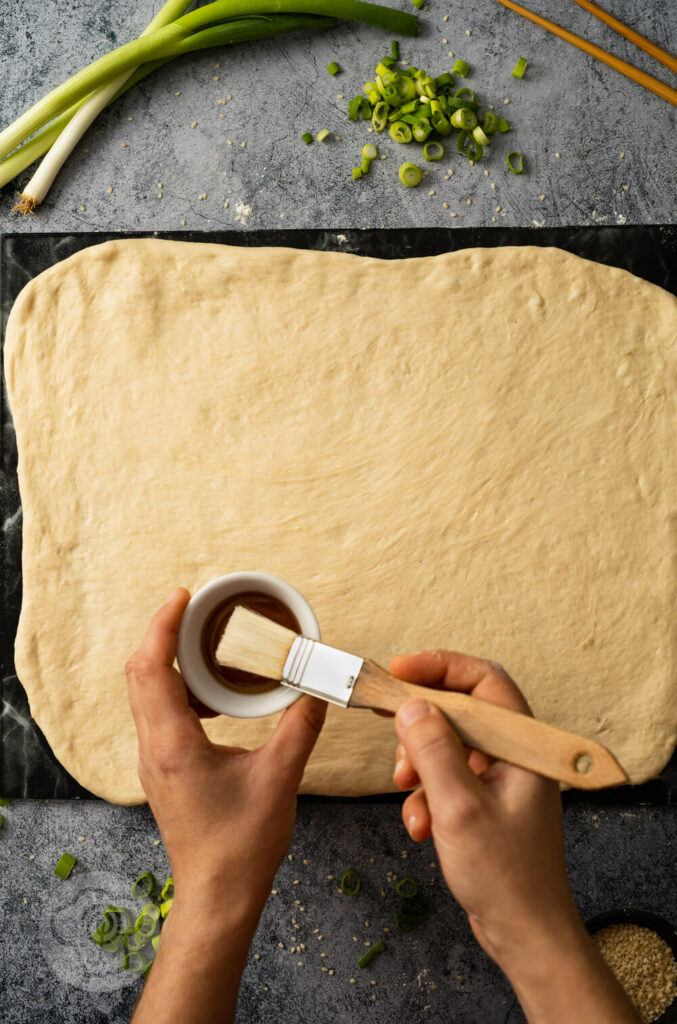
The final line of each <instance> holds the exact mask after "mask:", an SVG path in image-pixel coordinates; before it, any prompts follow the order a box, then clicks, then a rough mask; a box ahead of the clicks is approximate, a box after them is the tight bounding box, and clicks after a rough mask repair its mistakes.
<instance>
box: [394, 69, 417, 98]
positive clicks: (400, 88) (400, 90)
mask: <svg viewBox="0 0 677 1024" xmlns="http://www.w3.org/2000/svg"><path fill="white" fill-rule="evenodd" d="M396 88H397V94H398V96H399V98H400V102H401V103H408V102H409V100H414V99H417V97H418V90H417V88H416V82H415V81H414V80H413V79H412V78H408V77H407V76H406V75H400V78H399V81H398V82H397V85H396Z"/></svg>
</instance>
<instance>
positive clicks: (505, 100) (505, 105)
mask: <svg viewBox="0 0 677 1024" xmlns="http://www.w3.org/2000/svg"><path fill="white" fill-rule="evenodd" d="M509 103H510V100H509V99H508V97H507V96H506V98H505V99H504V100H503V106H504V107H507V105H508V104H509Z"/></svg>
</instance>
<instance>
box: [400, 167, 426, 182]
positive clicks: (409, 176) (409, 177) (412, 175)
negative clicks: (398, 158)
mask: <svg viewBox="0 0 677 1024" xmlns="http://www.w3.org/2000/svg"><path fill="white" fill-rule="evenodd" d="M399 176H400V181H401V182H402V184H403V185H406V186H407V188H414V187H415V186H416V185H418V184H420V181H421V168H420V167H417V166H416V164H402V165H401V166H400V171H399Z"/></svg>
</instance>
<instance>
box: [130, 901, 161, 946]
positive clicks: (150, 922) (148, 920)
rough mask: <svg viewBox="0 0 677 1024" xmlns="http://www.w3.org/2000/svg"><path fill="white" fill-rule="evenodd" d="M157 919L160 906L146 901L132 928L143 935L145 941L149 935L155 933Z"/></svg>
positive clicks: (158, 918)
mask: <svg viewBox="0 0 677 1024" xmlns="http://www.w3.org/2000/svg"><path fill="white" fill-rule="evenodd" d="M159 920H160V908H159V907H158V906H156V905H155V903H147V904H146V905H145V907H143V908H142V910H141V913H140V914H139V916H138V917H137V919H136V924H135V925H134V929H135V931H137V932H138V933H139V935H142V936H143V937H144V941H147V940H148V939H149V938H150V937H151V935H155V932H156V931H157V925H158V921H159ZM142 944H143V943H142Z"/></svg>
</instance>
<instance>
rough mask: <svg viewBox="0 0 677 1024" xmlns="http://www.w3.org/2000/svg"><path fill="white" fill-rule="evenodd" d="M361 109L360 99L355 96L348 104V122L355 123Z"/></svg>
mask: <svg viewBox="0 0 677 1024" xmlns="http://www.w3.org/2000/svg"><path fill="white" fill-rule="evenodd" d="M361 107H362V97H361V96H355V97H353V99H352V100H351V101H350V103H349V104H348V120H349V121H357V120H358V119H359V116H360V109H361Z"/></svg>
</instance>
